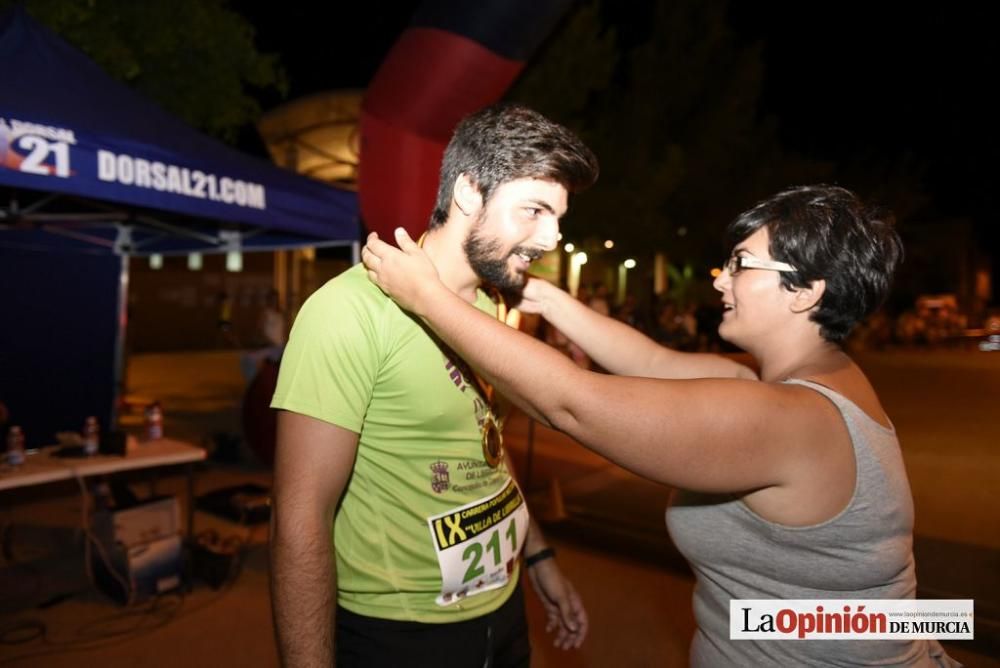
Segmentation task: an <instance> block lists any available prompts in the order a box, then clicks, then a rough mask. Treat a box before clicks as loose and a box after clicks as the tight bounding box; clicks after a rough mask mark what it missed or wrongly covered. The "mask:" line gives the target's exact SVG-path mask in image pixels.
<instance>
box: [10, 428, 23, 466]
mask: <svg viewBox="0 0 1000 668" xmlns="http://www.w3.org/2000/svg"><path fill="white" fill-rule="evenodd" d="M23 463H24V432H23V431H21V428H20V427H18V426H17V425H14V426H12V427H11V428H10V431H8V432H7V465H8V466H20V465H21V464H23Z"/></svg>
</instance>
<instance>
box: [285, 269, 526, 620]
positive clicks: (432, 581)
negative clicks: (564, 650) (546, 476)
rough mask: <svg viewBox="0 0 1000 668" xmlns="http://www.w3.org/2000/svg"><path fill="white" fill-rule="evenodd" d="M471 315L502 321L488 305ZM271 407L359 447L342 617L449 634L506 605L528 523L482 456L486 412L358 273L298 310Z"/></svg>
mask: <svg viewBox="0 0 1000 668" xmlns="http://www.w3.org/2000/svg"><path fill="white" fill-rule="evenodd" d="M476 306H477V308H479V309H481V310H483V311H487V312H489V313H495V311H496V306H495V305H494V304H493V302H491V301H490V299H489V298H488V297H487V296H486V295H485V293H482V292H480V293H479V295H478V299H477V303H476ZM271 405H272V406H273V407H275V408H281V409H284V410H288V411H293V412H296V413H301V414H303V415H308V416H310V417H314V418H317V419H320V420H324V421H326V422H330V423H332V424H335V425H338V426H340V427H343V428H345V429H349V430H351V431H353V432H356V433H358V434H359V439H358V454H357V458H356V459H355V463H354V471H353V473H352V476H351V479H350V482H349V483H348V486H347V489H346V490H345V492H344V495H343V497H342V501H341V505H340V508H339V510H338V512H337V515H336V519H335V520H334V538H335V540H334V546H335V553H336V560H337V561H336V563H337V590H338V591H337V601H338V603H339V604H340V605H342V606H343V607H345V608H347V609H348V610H351V611H352V612H356V613H358V614H362V615H368V616H371V617H379V618H383V619H396V620H412V621H420V622H439V623H443V622H454V621H461V620H464V619H471V618H473V617H478V616H480V615H484V614H486V613H488V612H491V611H493V610H495V609H496V608H498V607H500V606H501V605H502V604H503V603H504V601H506V599H507V597H508V596H509V595H510V593H511V592H512V591H513V587H514V585H515V583H516V581H517V577H518V555H519V554H520V550H521V547H522V544H523V542H524V537H525V534H526V532H527V528H528V514H527V506H526V504H525V503H524V499H523V498H522V496H521V492H520V490H519V489H518V488H517V485H516V484H515V483H514V481H513V479H512V478H511V477H510V474H509V473H508V470H507V467H506V462H501V463H500V465H499V466H498V467H497V468H495V469H494V468H491V467H490V466H489V465H488V464H487V463H486V460H485V458H484V456H483V449H482V437H481V429H480V427H481V424H482V421H483V419H484V418H485V417H486V415H487V413H488V410H489V409H488V407H487V406H486V405H485V403H484V402H483V400H482V399H481V398H480V396H479V393H478V392H477V391H476V388H475V384H474V381H470V379H468V378H466V377H465V376H464V375H463V374H462V373H461V371H459V370H458V369H457V368H455V366H454V365H453V364H452V363H451V361H450V360H449V358H448V356H447V355H445V354H444V353H443V352H442V349H441V348H439V347H438V345H437V344H436V343H435V340H434V339H433V338H432V337H431V335H430V334H429V333H428V331H427V330H426V329H425V328H424V326H423V325H422V324H421V323H420V322H419V321H418V320H417V319H416V318H415V317H413V316H411V315H409V314H408V313H406V312H404V311H402V310H401V309H400V308H399V307H398V306H397V305H396V304H395V303H394V302H393V301H392V300H391V299H389V298H388V297H386V296H385V295H384V294H383V293H382V291H381V290H379V289H378V287H377V286H375V285H374V284H373V283H371V281H369V280H368V277H367V275H366V274H365V271H364V267H363V266H362V265H358V266H355V267H353V268H352V269H350V270H348V271H346V272H344V273H343V274H341V275H340V276H338V277H337V278H335V279H333V280H331V281H329V282H328V283H327V284H326V285H324V286H323V287H322V288H320V289H319V290H317V291H316V292H315V293H314V294H313V295H312V296H311V297H310V298H309V299H308V300H307V301H306V303H305V304H303V306H302V310H301V311H300V312H299V314H298V317H297V318H296V320H295V324H294V326H293V327H292V331H291V335H290V336H289V340H288V345H287V347H286V348H285V352H284V355H283V357H282V360H281V371H280V373H279V376H278V386H277V390H276V392H275V395H274V400H273V402H272V404H271Z"/></svg>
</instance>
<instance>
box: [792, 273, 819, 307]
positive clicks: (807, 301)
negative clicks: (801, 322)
mask: <svg viewBox="0 0 1000 668" xmlns="http://www.w3.org/2000/svg"><path fill="white" fill-rule="evenodd" d="M793 292H794V297H792V311H793V312H794V313H805V312H806V311H811V310H812V309H813V308H814V307H816V306H817V305H818V304H819V302H820V300H821V299H823V294H824V293H825V292H826V281H824V280H823V279H819V280H816V281H811V282H810V283H809V286H808V287H805V288H794V290H793Z"/></svg>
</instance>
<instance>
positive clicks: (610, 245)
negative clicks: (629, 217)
mask: <svg viewBox="0 0 1000 668" xmlns="http://www.w3.org/2000/svg"><path fill="white" fill-rule="evenodd" d="M604 247H605V248H607V249H608V250H611V249H612V248H614V247H615V242H614V241H612V240H611V239H608V240H607V241H605V242H604Z"/></svg>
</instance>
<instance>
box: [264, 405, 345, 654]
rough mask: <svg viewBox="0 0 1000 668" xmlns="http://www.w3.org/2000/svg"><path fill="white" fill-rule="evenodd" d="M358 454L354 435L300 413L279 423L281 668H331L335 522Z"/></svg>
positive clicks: (275, 512) (276, 583)
mask: <svg viewBox="0 0 1000 668" xmlns="http://www.w3.org/2000/svg"><path fill="white" fill-rule="evenodd" d="M357 449H358V435H357V434H355V433H354V432H352V431H348V430H347V429H343V428H341V427H337V426H335V425H332V424H329V423H327V422H323V421H322V420H317V419H314V418H311V417H307V416H305V415H300V414H298V413H291V412H286V411H282V412H281V413H279V415H278V436H277V450H276V452H275V461H274V505H273V507H272V508H271V607H272V611H273V613H274V628H275V634H276V637H277V642H278V652H279V654H280V657H281V663H282V665H283V666H289V667H295V668H307V667H308V668H313V667H316V668H319V667H322V668H329V666H332V665H333V656H334V654H333V637H332V634H333V619H334V609H335V606H336V592H337V574H336V565H335V561H334V558H333V536H332V532H333V518H334V514H335V512H336V508H337V503H338V502H339V501H340V497H341V494H342V493H343V491H344V489H345V487H346V486H347V481H348V479H349V478H350V476H351V471H352V469H353V467H354V457H355V455H356V453H357ZM324 583H325V584H324Z"/></svg>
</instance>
